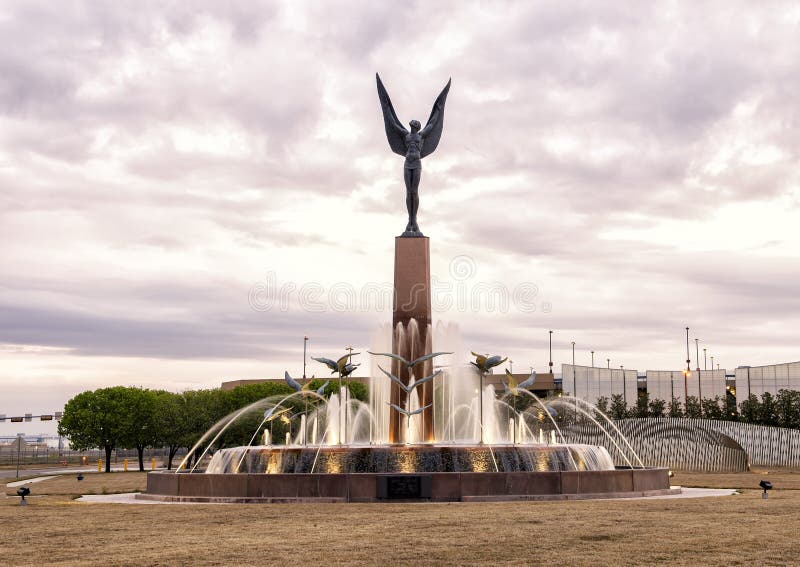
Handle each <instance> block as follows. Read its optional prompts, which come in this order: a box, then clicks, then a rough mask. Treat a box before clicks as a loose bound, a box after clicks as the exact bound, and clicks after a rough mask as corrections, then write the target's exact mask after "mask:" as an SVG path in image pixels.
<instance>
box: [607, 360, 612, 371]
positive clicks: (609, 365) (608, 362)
mask: <svg viewBox="0 0 800 567" xmlns="http://www.w3.org/2000/svg"><path fill="white" fill-rule="evenodd" d="M606 364H608V369H609V370H611V359H610V358H606Z"/></svg>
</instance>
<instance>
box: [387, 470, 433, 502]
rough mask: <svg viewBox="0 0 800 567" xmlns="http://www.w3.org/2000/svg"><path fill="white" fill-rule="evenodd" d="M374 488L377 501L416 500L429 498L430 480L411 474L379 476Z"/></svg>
mask: <svg viewBox="0 0 800 567" xmlns="http://www.w3.org/2000/svg"><path fill="white" fill-rule="evenodd" d="M376 488H377V492H378V494H377V496H378V498H379V499H388V500H416V499H420V498H430V497H431V478H430V477H429V476H423V475H413V474H404V475H397V476H390V475H386V476H379V477H378V482H377V483H376Z"/></svg>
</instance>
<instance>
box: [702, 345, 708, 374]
mask: <svg viewBox="0 0 800 567" xmlns="http://www.w3.org/2000/svg"><path fill="white" fill-rule="evenodd" d="M703 370H708V358H707V357H706V349H705V348H704V349H703Z"/></svg>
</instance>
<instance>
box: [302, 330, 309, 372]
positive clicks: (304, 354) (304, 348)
mask: <svg viewBox="0 0 800 567" xmlns="http://www.w3.org/2000/svg"><path fill="white" fill-rule="evenodd" d="M307 346H308V337H307V336H306V337H303V379H304V380H305V377H306V347H307Z"/></svg>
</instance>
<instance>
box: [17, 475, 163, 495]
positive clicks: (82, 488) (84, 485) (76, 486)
mask: <svg viewBox="0 0 800 567" xmlns="http://www.w3.org/2000/svg"><path fill="white" fill-rule="evenodd" d="M43 476H45V475H43ZM77 476H78V474H77V473H75V474H65V475H59V476H57V477H55V478H51V479H49V480H43V481H42V482H36V483H33V484H31V485H29V487H30V489H31V492H32V493H34V494H116V493H120V492H142V491H144V489H145V488H146V487H147V473H146V472H113V473H83V480H82V481H80V482H79V481H78V479H77ZM14 480H15V479H7V480H6V482H14ZM5 491H6V494H16V493H17V489H16V488H8V487H6V488H5Z"/></svg>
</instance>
